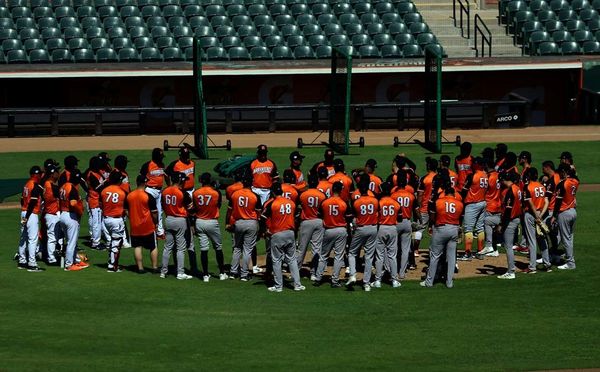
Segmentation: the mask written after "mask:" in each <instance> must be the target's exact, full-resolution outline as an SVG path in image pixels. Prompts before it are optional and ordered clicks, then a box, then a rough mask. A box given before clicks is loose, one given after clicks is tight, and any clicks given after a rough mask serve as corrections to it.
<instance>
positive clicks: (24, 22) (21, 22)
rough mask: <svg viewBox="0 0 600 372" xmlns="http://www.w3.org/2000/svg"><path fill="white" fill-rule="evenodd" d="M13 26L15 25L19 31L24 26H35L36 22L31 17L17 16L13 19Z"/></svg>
mask: <svg viewBox="0 0 600 372" xmlns="http://www.w3.org/2000/svg"><path fill="white" fill-rule="evenodd" d="M15 26H16V27H17V31H21V30H22V29H24V28H36V27H37V24H36V23H35V20H34V19H33V18H26V17H23V18H19V19H17V20H15Z"/></svg>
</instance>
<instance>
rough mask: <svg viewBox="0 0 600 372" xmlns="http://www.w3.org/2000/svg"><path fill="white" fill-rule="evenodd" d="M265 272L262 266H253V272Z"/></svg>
mask: <svg viewBox="0 0 600 372" xmlns="http://www.w3.org/2000/svg"><path fill="white" fill-rule="evenodd" d="M262 272H263V269H261V268H260V267H258V265H256V266H254V267H253V268H252V274H260V273H262Z"/></svg>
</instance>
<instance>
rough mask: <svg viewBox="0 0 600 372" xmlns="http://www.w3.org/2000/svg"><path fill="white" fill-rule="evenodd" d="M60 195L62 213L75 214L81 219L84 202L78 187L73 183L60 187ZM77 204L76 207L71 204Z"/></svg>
mask: <svg viewBox="0 0 600 372" xmlns="http://www.w3.org/2000/svg"><path fill="white" fill-rule="evenodd" d="M58 195H59V202H58V204H59V206H60V211H61V212H75V213H76V214H77V215H78V216H79V217H81V215H82V214H83V201H81V197H80V196H79V191H77V187H76V186H75V185H73V184H72V183H71V182H67V183H65V184H64V185H62V186H61V187H60V191H59V193H58ZM72 201H73V202H75V203H74V204H75V205H71V202H72Z"/></svg>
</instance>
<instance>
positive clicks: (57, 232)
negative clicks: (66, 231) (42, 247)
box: [44, 212, 62, 263]
mask: <svg viewBox="0 0 600 372" xmlns="http://www.w3.org/2000/svg"><path fill="white" fill-rule="evenodd" d="M44 219H45V220H46V231H47V235H48V239H47V241H46V251H47V254H48V263H55V262H56V245H57V244H58V239H59V238H60V237H61V232H62V230H61V229H60V212H58V213H56V214H50V213H46V214H45V215H44Z"/></svg>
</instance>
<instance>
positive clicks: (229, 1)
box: [223, 0, 244, 7]
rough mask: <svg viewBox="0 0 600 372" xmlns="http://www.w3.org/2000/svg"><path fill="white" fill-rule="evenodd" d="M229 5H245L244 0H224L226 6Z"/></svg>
mask: <svg viewBox="0 0 600 372" xmlns="http://www.w3.org/2000/svg"><path fill="white" fill-rule="evenodd" d="M229 5H244V0H223V6H224V7H228V6H229Z"/></svg>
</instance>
